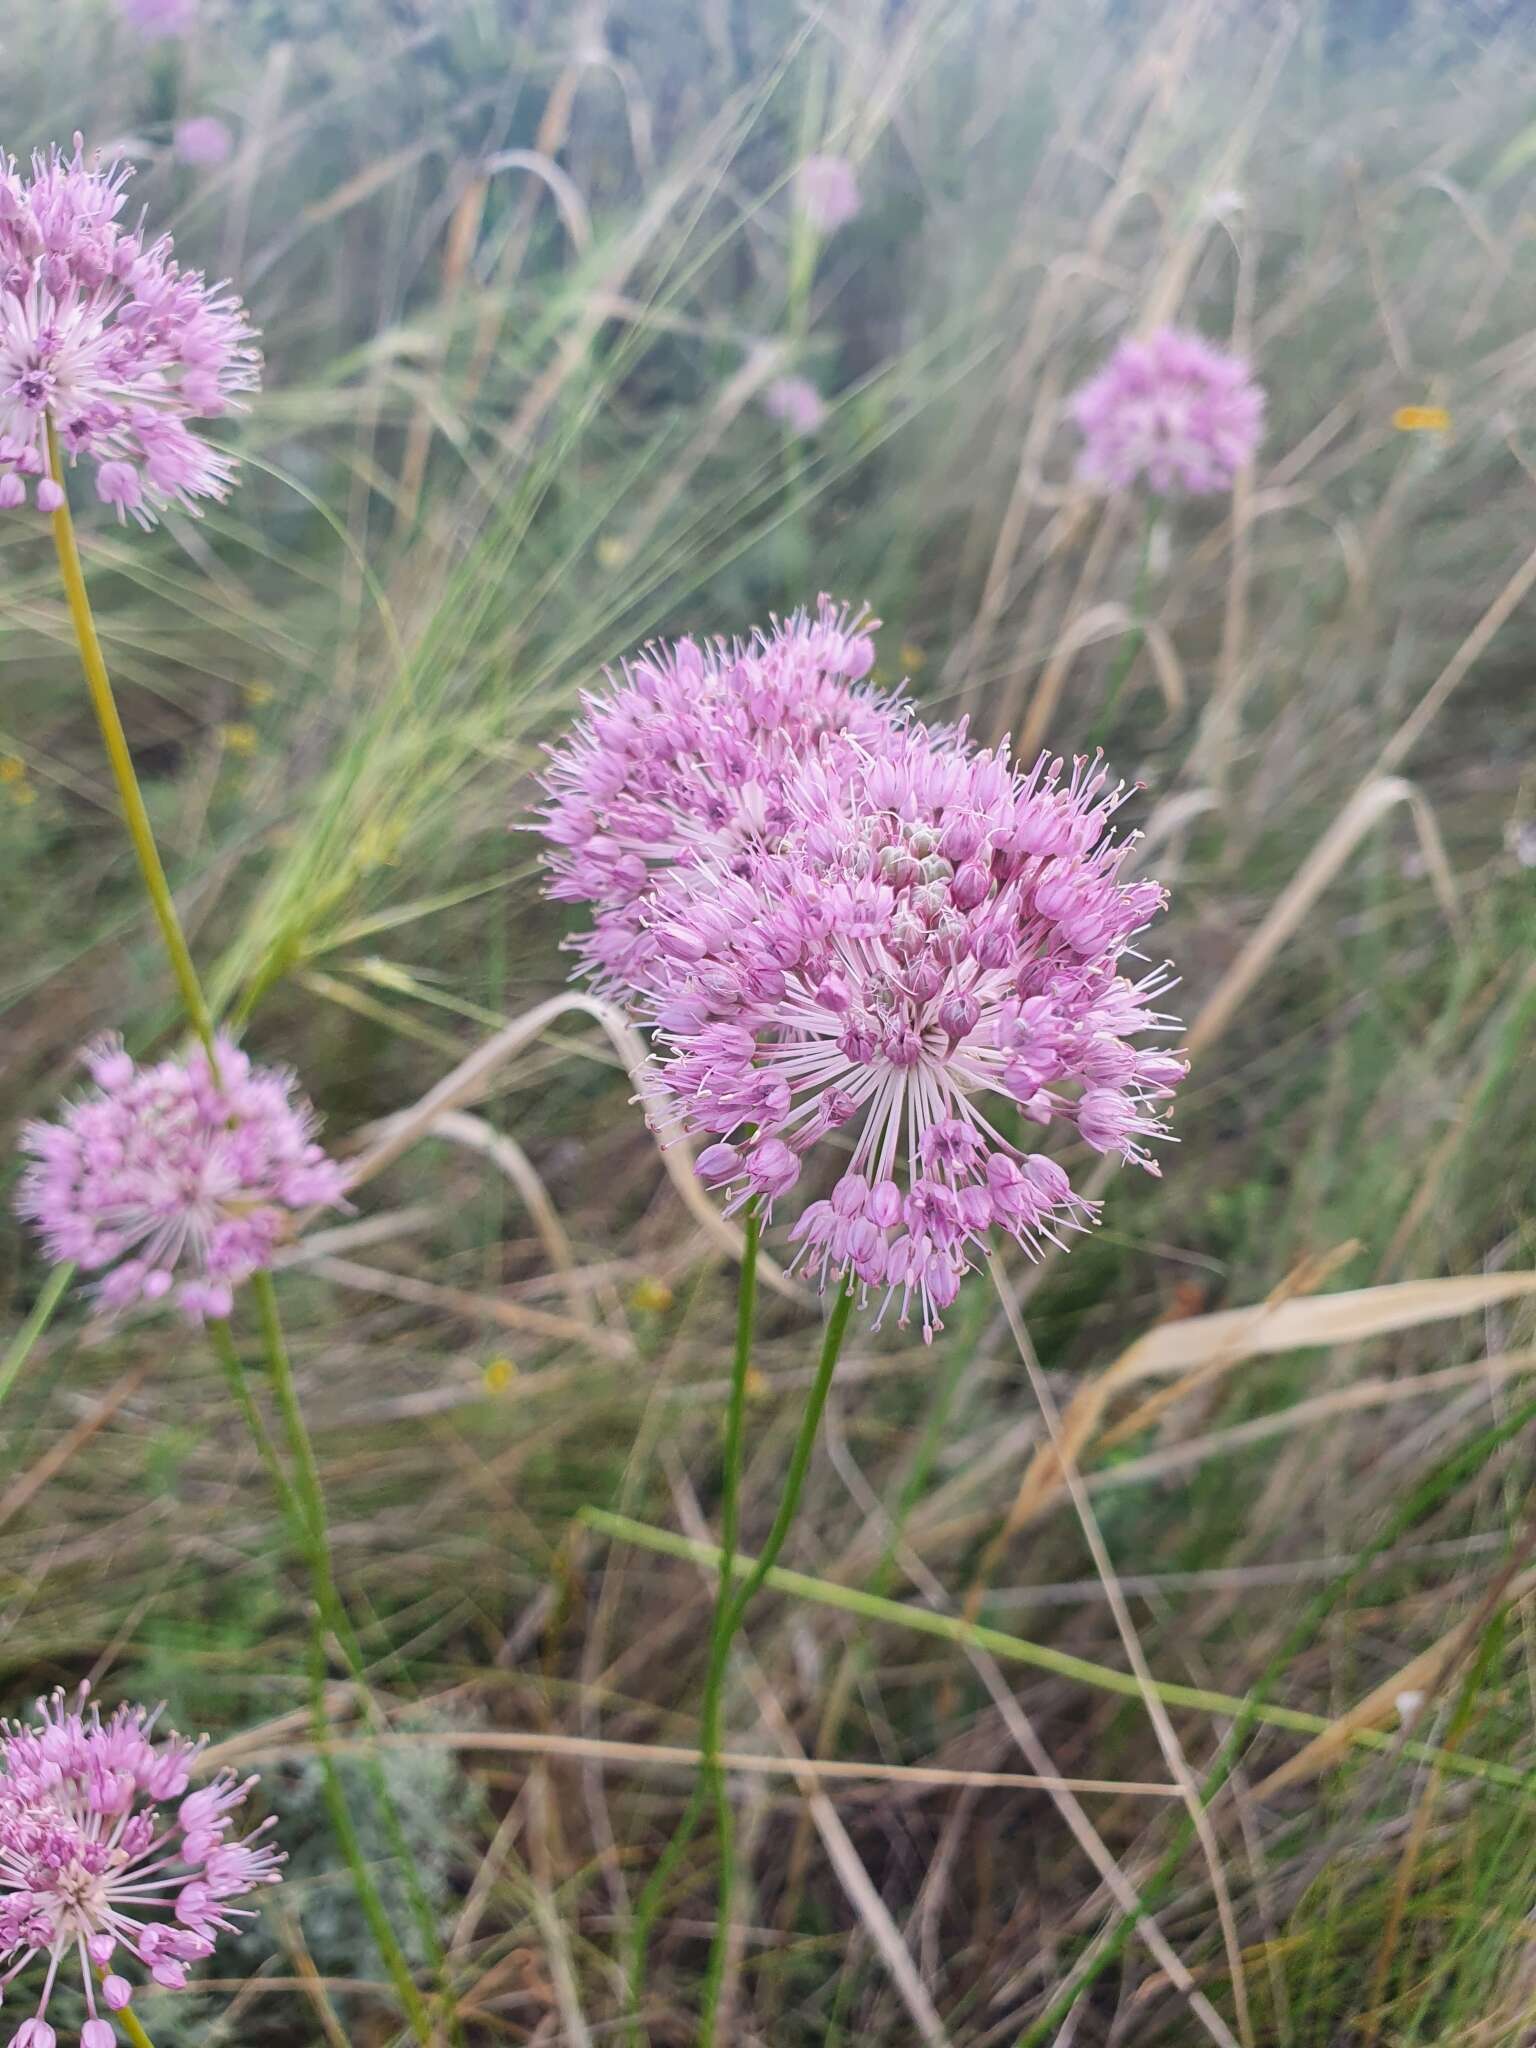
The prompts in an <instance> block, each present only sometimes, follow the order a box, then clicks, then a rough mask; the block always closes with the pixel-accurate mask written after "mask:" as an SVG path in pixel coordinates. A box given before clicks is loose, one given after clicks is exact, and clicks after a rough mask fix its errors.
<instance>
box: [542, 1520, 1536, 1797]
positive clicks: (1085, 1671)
mask: <svg viewBox="0 0 1536 2048" xmlns="http://www.w3.org/2000/svg"><path fill="white" fill-rule="evenodd" d="M580 1519H581V1520H582V1521H583V1522H584V1523H585V1524H586V1526H587V1527H588V1528H589V1529H596V1530H597V1531H598V1533H599V1534H600V1535H604V1536H611V1537H612V1538H614V1540H615V1541H617V1542H620V1543H633V1544H636V1545H638V1546H639V1547H640V1548H641V1549H643V1550H656V1551H660V1552H661V1553H662V1554H663V1555H664V1556H667V1557H680V1558H686V1559H687V1560H688V1562H689V1563H690V1564H700V1565H704V1566H706V1567H708V1569H710V1570H711V1571H717V1570H718V1569H719V1568H720V1562H721V1558H720V1552H719V1551H718V1550H717V1549H716V1548H715V1546H714V1545H713V1544H712V1543H695V1542H693V1541H692V1540H691V1539H690V1538H688V1537H686V1536H676V1535H674V1534H673V1533H672V1532H671V1531H670V1530H667V1529H653V1528H652V1527H651V1526H650V1524H649V1523H647V1522H635V1521H632V1520H631V1519H630V1518H629V1516H628V1515H615V1514H610V1513H609V1512H608V1511H607V1510H606V1509H605V1508H583V1509H582V1510H581V1516H580ZM762 1562H763V1560H762V1559H756V1560H754V1559H752V1558H750V1557H741V1556H738V1557H736V1558H735V1559H734V1560H733V1561H732V1565H731V1569H732V1571H733V1572H734V1574H735V1575H736V1577H737V1578H740V1579H746V1578H748V1577H749V1576H756V1574H757V1571H758V1567H759V1565H761V1563H762ZM757 1582H758V1583H760V1584H766V1585H769V1586H771V1587H772V1588H773V1590H774V1591H775V1592H777V1593H790V1594H793V1595H794V1596H795V1597H796V1598H797V1599H801V1600H814V1601H815V1602H816V1603H817V1604H818V1605H819V1606H822V1607H835V1608H838V1609H840V1610H841V1611H842V1612H843V1613H845V1614H857V1615H860V1616H861V1617H862V1618H863V1619H864V1620H866V1621H875V1622H882V1623H885V1624H887V1625H889V1626H891V1627H893V1628H905V1629H912V1630H915V1631H916V1632H917V1633H919V1634H921V1635H929V1636H939V1637H941V1638H942V1639H943V1640H944V1641H945V1642H950V1643H959V1644H960V1645H962V1647H964V1648H966V1649H973V1650H987V1651H990V1652H991V1654H992V1655H993V1656H994V1657H999V1658H1001V1659H1003V1660H1004V1661H1005V1662H1008V1663H1014V1664H1029V1665H1032V1666H1033V1667H1034V1668H1035V1669H1036V1670H1038V1671H1050V1672H1054V1673H1055V1675H1056V1676H1057V1677H1058V1678H1066V1679H1070V1680H1072V1681H1073V1682H1074V1683H1075V1684H1078V1685H1091V1686H1093V1687H1095V1688H1096V1689H1097V1690H1098V1691H1100V1692H1112V1693H1118V1694H1119V1695H1120V1697H1121V1698H1122V1699H1131V1700H1139V1699H1141V1698H1142V1697H1143V1693H1142V1688H1141V1685H1140V1683H1139V1682H1138V1681H1137V1679H1136V1678H1135V1677H1134V1676H1133V1675H1132V1673H1130V1672H1129V1671H1116V1670H1115V1669H1114V1667H1113V1666H1112V1665H1109V1664H1094V1663H1091V1662H1090V1661H1089V1660H1088V1659H1087V1658H1086V1657H1074V1656H1072V1655H1070V1654H1069V1653H1068V1652H1067V1651H1065V1650H1055V1649H1052V1648H1051V1647H1050V1646H1049V1645H1048V1644H1045V1643H1033V1642H1030V1641H1028V1640H1027V1638H1025V1637H1024V1636H1015V1635H1009V1634H1008V1633H1007V1632H1006V1631H1005V1630H1003V1629H1000V1628H989V1627H987V1626H986V1625H985V1624H983V1623H981V1622H969V1621H964V1620H962V1619H961V1618H960V1616H959V1615H956V1614H940V1613H938V1612H936V1611H935V1610H934V1609H932V1608H928V1607H911V1606H907V1605H906V1604H905V1603H903V1602H902V1601H899V1600H886V1599H882V1598H881V1597H880V1596H879V1595H878V1594H875V1593H867V1592H865V1591H864V1590H863V1588H862V1587H859V1586H839V1585H837V1584H836V1583H835V1582H834V1581H833V1580H831V1579H816V1578H812V1577H810V1576H809V1575H808V1574H807V1573H805V1572H795V1571H785V1570H782V1569H780V1568H778V1567H774V1568H772V1569H769V1570H768V1571H766V1572H764V1573H762V1575H761V1577H760V1578H759V1579H758V1581H757ZM1152 1690H1153V1691H1154V1692H1155V1693H1156V1694H1157V1696H1158V1698H1159V1699H1160V1700H1162V1701H1163V1702H1164V1703H1165V1705H1167V1706H1170V1707H1188V1708H1189V1709H1191V1711H1193V1712H1195V1713H1202V1714H1214V1715H1217V1716H1219V1717H1220V1718H1221V1719H1222V1720H1230V1719H1235V1718H1238V1717H1242V1718H1244V1719H1246V1720H1249V1721H1261V1722H1263V1723H1264V1724H1265V1725H1266V1726H1267V1727H1271V1728H1285V1729H1288V1730H1290V1731H1292V1732H1293V1733H1295V1734H1298V1735H1323V1734H1326V1733H1328V1732H1329V1731H1330V1730H1331V1729H1332V1728H1333V1726H1334V1723H1333V1722H1332V1721H1330V1720H1328V1719H1326V1718H1325V1717H1324V1716H1323V1715H1321V1714H1308V1713H1304V1712H1303V1711H1302V1710H1301V1709H1300V1708H1299V1707H1281V1706H1275V1705H1272V1704H1271V1703H1270V1702H1269V1701H1267V1700H1265V1701H1254V1700H1252V1699H1243V1698H1241V1697H1240V1696H1239V1695H1238V1694H1236V1693H1226V1692H1212V1691H1209V1690H1207V1689H1206V1688H1205V1687H1203V1686H1195V1685H1175V1684H1170V1683H1169V1682H1168V1681H1167V1680H1165V1679H1158V1680H1155V1681H1154V1682H1153V1687H1152ZM1348 1739H1349V1741H1350V1743H1351V1744H1352V1745H1353V1746H1354V1747H1355V1748H1357V1749H1370V1750H1375V1751H1377V1752H1379V1753H1383V1754H1387V1755H1400V1756H1404V1757H1408V1758H1410V1759H1411V1760H1412V1761H1413V1762H1415V1763H1428V1764H1438V1765H1439V1767H1440V1768H1441V1769H1442V1770H1444V1771H1447V1772H1450V1773H1451V1774H1453V1775H1455V1776H1459V1777H1464V1778H1481V1779H1482V1780H1483V1781H1484V1782H1485V1783H1487V1784H1491V1785H1501V1786H1504V1787H1506V1788H1507V1789H1508V1790H1510V1791H1515V1792H1524V1793H1526V1794H1529V1793H1530V1792H1532V1791H1533V1790H1536V1783H1533V1780H1532V1777H1531V1774H1530V1773H1529V1772H1526V1771H1517V1770H1514V1769H1512V1768H1511V1767H1510V1766H1509V1765H1507V1764H1497V1763H1490V1762H1487V1761H1485V1760H1484V1759H1482V1758H1480V1757H1471V1756H1462V1755H1460V1754H1458V1753H1457V1752H1456V1751H1454V1750H1442V1749H1437V1748H1435V1747H1434V1745H1433V1744H1432V1743H1427V1742H1406V1741H1403V1740H1401V1739H1400V1738H1399V1737H1398V1736H1396V1735H1389V1734H1384V1733H1382V1731H1381V1730H1380V1729H1377V1728H1356V1729H1353V1730H1351V1731H1350V1734H1349V1738H1348Z"/></svg>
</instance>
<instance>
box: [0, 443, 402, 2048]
mask: <svg viewBox="0 0 1536 2048" xmlns="http://www.w3.org/2000/svg"><path fill="white" fill-rule="evenodd" d="M48 460H49V466H50V469H51V470H52V473H53V475H54V477H55V478H57V479H58V480H59V483H60V486H61V488H62V484H63V475H64V469H63V464H62V463H61V461H60V459H59V445H58V437H57V435H56V434H55V432H54V428H53V422H52V420H50V421H49V422H48ZM53 538H54V546H55V549H56V551H57V553H58V558H59V573H60V575H61V577H62V578H63V583H64V595H65V598H66V600H67V601H68V604H69V615H70V619H71V621H72V622H73V625H74V629H75V638H76V640H77V642H78V643H79V648H80V663H81V666H82V668H83V669H84V671H85V680H86V686H87V688H88V690H89V691H90V697H91V705H92V708H93V709H94V711H95V713H96V722H97V724H98V726H99V727H100V728H101V737H102V741H103V744H104V745H105V747H106V751H107V760H108V762H109V763H110V765H111V769H112V775H113V779H114V781H115V782H116V784H117V791H118V796H119V799H120V801H121V803H122V807H123V817H124V820H125V822H126V824H127V827H128V836H129V838H130V840H131V841H132V843H133V850H134V853H135V855H136V856H137V858H138V863H139V872H140V874H141V875H142V876H143V880H144V887H145V890H146V892H147V894H148V896H149V901H150V906H151V908H152V909H153V911H154V914H155V921H156V923H157V924H158V925H159V927H160V936H161V938H162V940H163V941H164V943H165V950H166V953H167V955H168V956H169V958H170V963H171V971H172V973H173V974H174V976H175V978H176V985H177V988H178V989H179V990H180V992H181V1000H182V1006H183V1008H184V1009H185V1011H186V1013H187V1018H188V1021H189V1022H190V1023H191V1026H192V1029H193V1030H194V1031H195V1032H196V1034H197V1036H198V1038H199V1039H200V1040H201V1042H202V1044H203V1047H204V1048H205V1050H206V1051H207V1054H208V1057H209V1060H210V1061H211V1062H213V1064H214V1067H215V1071H217V1055H216V1051H215V1043H214V1030H213V1015H212V1012H211V1011H210V1009H209V1007H208V999H207V997H206V996H205V995H204V994H203V987H202V983H201V982H200V981H199V980H198V975H197V968H196V967H195V965H194V964H193V960H192V955H191V952H190V950H189V949H188V946H187V941H186V937H185V934H184V933H183V931H182V929H181V919H180V917H179V916H178V915H177V912H176V903H175V899H174V898H173V897H172V895H171V889H170V884H169V882H168V881H167V880H166V876H165V868H164V866H163V864H162V863H161V859H160V852H159V848H158V847H157V846H156V844H155V834H154V827H153V826H152V825H151V823H150V818H149V812H148V809H147V808H146V806H145V803H144V796H143V792H142V791H141V789H140V787H139V779H138V775H137V773H136V772H135V770H134V765H133V755H132V753H131V752H130V750H129V746H128V739H127V735H126V734H125V732H124V731H123V722H122V719H121V717H120V716H119V714H118V709H117V700H116V698H115V697H114V695H113V693H112V680H111V677H110V676H109V675H108V673H107V664H106V661H105V658H104V657H103V655H102V651H101V639H100V636H99V635H98V633H97V631H96V621H95V618H94V616H93V615H92V612H91V601H90V596H89V593H88V592H87V590H86V586H85V572H84V569H83V568H82V566H81V562H80V550H79V547H78V545H77V543H76V540H75V528H74V521H73V520H72V519H71V517H70V512H69V500H68V498H67V497H66V498H64V499H63V501H62V502H61V503H60V505H59V508H58V510H57V511H56V512H55V513H54V515H53ZM67 1279H68V1274H67V1273H65V1274H63V1276H62V1278H61V1279H60V1283H59V1284H60V1291H62V1287H63V1285H64V1284H66V1282H67ZM252 1289H253V1291H254V1293H255V1295H256V1299H257V1305H258V1312H259V1314H260V1317H261V1324H262V1336H263V1340H264V1342H265V1345H266V1351H267V1359H268V1364H269V1367H270V1369H271V1374H272V1383H273V1391H274V1393H275V1395H276V1397H277V1402H278V1407H279V1409H280V1411H281V1413H282V1415H283V1420H284V1424H285V1427H286V1429H287V1433H288V1440H289V1444H290V1447H291V1449H292V1451H293V1456H294V1463H295V1466H296V1469H297V1471H298V1475H299V1477H298V1485H297V1488H296V1489H295V1488H291V1487H290V1486H289V1484H288V1482H287V1480H286V1479H285V1478H284V1477H283V1476H282V1472H281V1467H280V1465H279V1463H278V1461H277V1456H276V1452H275V1449H274V1447H273V1445H272V1442H271V1439H270V1437H269V1436H268V1435H267V1432H266V1430H265V1428H264V1426H263V1425H262V1422H261V1418H260V1415H259V1414H258V1412H257V1410H256V1408H255V1404H254V1402H253V1401H252V1400H251V1397H250V1391H249V1389H248V1388H247V1387H246V1386H245V1383H244V1379H243V1376H242V1374H241V1371H240V1365H239V1360H238V1358H236V1357H235V1355H234V1346H233V1342H232V1340H230V1338H229V1332H228V1329H227V1327H226V1328H224V1329H223V1332H222V1340H221V1336H220V1333H219V1331H217V1330H216V1331H215V1332H214V1335H213V1345H214V1350H215V1352H216V1353H217V1354H218V1356H219V1360H220V1363H221V1364H222V1365H223V1367H224V1370H225V1373H226V1376H227V1377H228V1378H229V1380H230V1386H231V1391H232V1392H233V1393H234V1394H235V1399H236V1403H237V1405H238V1406H239V1408H240V1412H241V1414H242V1416H243V1418H244V1420H245V1422H246V1426H247V1427H248V1428H249V1429H251V1431H252V1433H253V1435H254V1436H255V1439H256V1444H257V1448H258V1449H259V1450H260V1451H261V1454H262V1458H263V1462H264V1463H266V1465H267V1467H268V1470H269V1471H270V1472H271V1473H272V1474H273V1479H274V1484H275V1485H276V1487H277V1494H278V1500H279V1502H280V1503H281V1505H282V1506H283V1508H284V1510H285V1512H288V1513H289V1514H290V1515H291V1516H292V1518H293V1519H294V1523H295V1527H296V1530H297V1531H298V1533H299V1534H300V1536H301V1538H302V1542H303V1549H304V1553H305V1555H306V1557H307V1558H308V1559H309V1563H310V1571H311V1578H312V1580H313V1583H314V1589H315V1615H314V1631H313V1632H314V1646H313V1651H312V1657H311V1673H310V1677H311V1687H310V1690H311V1700H312V1703H313V1706H314V1710H315V1716H316V1722H315V1733H316V1739H317V1743H318V1744H319V1748H320V1757H321V1763H322V1767H323V1769H324V1771H325V1773H326V1796H327V1803H328V1804H329V1806H330V1808H331V1818H332V1822H333V1824H334V1825H335V1828H336V1834H337V1838H338V1840H339V1841H340V1844H341V1848H342V1852H343V1854H344V1855H345V1857H346V1860H347V1863H348V1866H349V1867H350V1869H351V1871H352V1876H353V1880H354V1882H355V1883H356V1885H357V1890H358V1897H359V1899H360V1901H361V1903H362V1906H363V1910H364V1913H365V1914H366V1916H367V1918H368V1923H369V1925H370V1927H371V1928H372V1929H373V1933H374V1938H375V1939H376V1940H377V1942H378V1944H379V1948H380V1951H381V1952H382V1954H383V1956H384V1960H385V1963H386V1965H387V1966H388V1968H389V1971H390V1975H391V1977H392V1978H393V1979H394V1982H395V1986H396V1989H397V1990H398V1991H399V1993H400V1997H401V2001H402V2003H403V2004H404V2006H405V2009H406V2012H407V2015H408V2016H409V2019H410V2022H411V2026H412V2028H413V2030H414V2032H415V2033H416V2035H417V2038H418V2039H419V2040H420V2041H421V2042H422V2044H423V2048H431V2042H432V2039H433V2027H432V2020H431V2016H430V2014H429V2013H428V2011H427V2008H426V2004H425V2002H424V2000H423V1999H422V1996H421V1993H420V1991H419V1990H418V1989H417V1987H416V1984H415V1981H414V1979H413V1978H412V1976H411V1971H410V1965H409V1963H408V1962H407V1960H406V1956H405V1952H404V1950H403V1949H402V1948H401V1946H400V1943H399V1940H398V1938H397V1936H396V1935H395V1932H394V1929H393V1928H392V1927H391V1926H390V1923H389V1916H388V1913H387V1912H386V1910H385V1907H384V1902H383V1900H382V1898H381V1897H380V1896H379V1892H378V1887H377V1886H376V1884H375V1883H374V1880H373V1874H372V1872H371V1871H370V1870H369V1869H368V1866H367V1864H366V1863H365V1862H364V1861H363V1857H362V1851H361V1847H360V1845H359V1843H358V1839H357V1831H356V1829H355V1827H354V1826H353V1823H352V1817H351V1815H350V1813H349V1812H348V1811H347V1806H346V1799H345V1795H344V1793H343V1791H342V1787H341V1782H340V1779H339V1778H337V1776H336V1772H335V1765H334V1764H333V1763H332V1761H331V1759H330V1756H329V1754H328V1749H327V1742H328V1736H327V1729H326V1716H325V1638H324V1630H325V1628H326V1626H327V1625H328V1624H329V1625H330V1626H331V1627H332V1629H333V1631H334V1633H336V1634H337V1636H338V1637H339V1638H340V1639H341V1640H342V1643H343V1647H344V1648H347V1646H348V1645H349V1644H350V1645H352V1646H354V1647H355V1642H356V1639H355V1637H353V1635H352V1632H351V1628H350V1625H349V1624H348V1622H347V1620H346V1615H345V1612H344V1610H343V1609H342V1605H341V1601H340V1599H339V1597H338V1595H337V1592H336V1587H335V1581H334V1577H333V1575H332V1571H331V1563H330V1546H329V1542H328V1539H327V1535H326V1521H325V1504H324V1500H323V1498H322V1497H321V1493H320V1480H319V1473H318V1470H317V1468H316V1465H315V1459H314V1452H313V1449H312V1448H311V1446H310V1442H309V1433H308V1431H307V1430H306V1428H305V1427H304V1419H303V1416H302V1414H301V1413H300V1411H299V1406H298V1400H297V1396H296V1394H295V1391H294V1386H293V1375H292V1371H291V1369H290V1368H289V1365H288V1353H287V1347H286V1345H285V1344H284V1342H283V1335H282V1327H281V1324H280V1322H279V1320H278V1311H277V1295H276V1291H275V1290H274V1288H273V1286H272V1280H271V1276H270V1275H269V1274H266V1273H261V1274H258V1275H257V1276H256V1279H255V1280H254V1281H253V1282H252ZM40 1312H42V1313H41V1320H39V1313H40ZM51 1313H52V1302H51V1301H50V1300H49V1297H48V1294H47V1293H46V1292H45V1294H44V1296H43V1299H42V1301H41V1302H40V1303H39V1305H38V1309H37V1310H34V1312H33V1318H32V1322H29V1324H28V1326H27V1328H26V1329H25V1330H23V1331H22V1333H21V1337H20V1338H19V1339H18V1340H17V1346H15V1347H13V1353H14V1351H15V1350H16V1349H17V1348H18V1347H21V1346H25V1348H24V1349H22V1350H21V1358H22V1359H24V1358H25V1356H26V1350H29V1349H30V1348H31V1343H32V1342H33V1341H34V1333H33V1330H32V1323H33V1322H36V1323H37V1324H38V1327H39V1328H41V1326H42V1321H46V1317H47V1315H48V1314H51ZM5 1365H6V1367H10V1365H11V1360H10V1357H8V1358H7V1360H6V1362H5ZM4 1370H5V1368H3V1367H0V1372H3V1371H4ZM12 1370H13V1373H14V1370H19V1363H18V1365H17V1366H16V1367H15V1368H13V1369H12ZM8 1384H9V1383H8V1382H4V1383H3V1384H0V1396H3V1393H4V1391H5V1387H6V1386H7V1385H8ZM348 1661H349V1663H350V1662H352V1654H351V1650H350V1649H348ZM376 1789H377V1790H379V1792H380V1795H381V1796H380V1810H381V1813H382V1814H383V1815H384V1817H385V1822H386V1827H388V1828H389V1829H390V1837H391V1847H392V1848H394V1849H395V1853H396V1854H397V1855H398V1854H400V1852H401V1850H402V1849H403V1847H404V1843H403V1837H402V1836H401V1834H400V1829H399V1820H398V1816H396V1815H395V1812H394V1804H393V1801H392V1800H391V1799H390V1798H389V1795H388V1789H387V1787H385V1786H384V1785H383V1779H382V1773H380V1777H379V1783H378V1786H377V1788H376ZM402 1867H403V1868H404V1869H405V1871H406V1874H407V1878H408V1880H410V1881H412V1882H413V1883H414V1881H415V1873H414V1867H413V1865H412V1863H411V1859H410V1857H409V1855H408V1854H407V1855H405V1856H404V1857H403V1858H402ZM418 1888H419V1887H418ZM434 1935H435V1930H434Z"/></svg>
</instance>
